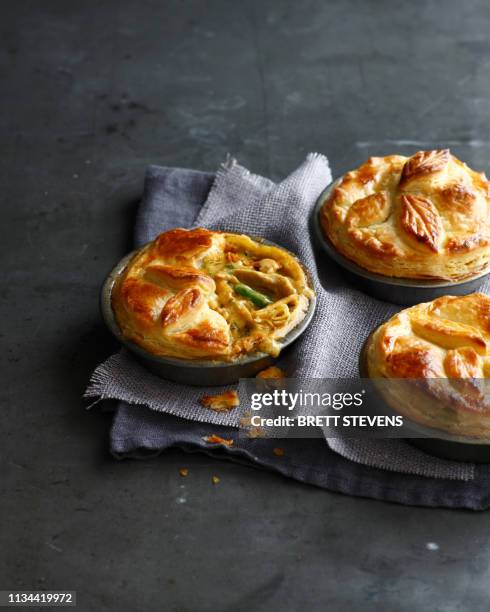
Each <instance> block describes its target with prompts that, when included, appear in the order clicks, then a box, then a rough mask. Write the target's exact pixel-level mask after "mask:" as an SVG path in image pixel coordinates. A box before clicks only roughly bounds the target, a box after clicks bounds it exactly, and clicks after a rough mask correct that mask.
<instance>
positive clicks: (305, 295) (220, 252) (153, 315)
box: [112, 228, 313, 361]
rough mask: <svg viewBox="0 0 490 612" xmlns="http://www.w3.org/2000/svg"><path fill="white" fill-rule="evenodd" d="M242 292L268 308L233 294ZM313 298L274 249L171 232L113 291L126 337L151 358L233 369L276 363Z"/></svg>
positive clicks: (293, 262) (238, 239)
mask: <svg viewBox="0 0 490 612" xmlns="http://www.w3.org/2000/svg"><path fill="white" fill-rule="evenodd" d="M240 283H242V284H246V285H248V286H249V287H251V288H252V289H254V290H256V291H259V292H260V293H262V294H263V295H265V296H266V297H267V298H269V300H270V301H271V303H270V304H269V305H267V306H265V307H259V306H257V305H255V304H254V303H253V302H252V301H251V300H250V299H247V297H243V296H242V295H239V294H238V293H236V292H235V290H234V287H235V286H236V285H237V284H240ZM312 296H313V291H312V289H311V288H310V286H309V283H308V279H307V276H306V274H305V272H304V270H303V267H302V266H301V264H300V263H299V261H298V260H297V259H296V258H295V257H294V256H293V255H291V254H290V253H289V252H287V251H285V250H284V249H281V248H279V247H275V246H270V245H266V244H263V243H260V242H258V241H256V240H253V239H252V238H250V237H248V236H245V235H239V234H232V233H226V232H213V231H209V230H206V229H203V228H197V229H193V230H185V229H180V228H177V229H173V230H170V231H168V232H164V233H163V234H160V235H159V236H158V237H157V238H156V239H155V240H154V241H153V242H151V243H150V244H148V245H146V246H145V247H143V248H142V249H140V250H139V251H138V252H137V253H136V254H135V255H134V257H133V258H132V259H131V261H130V262H129V264H128V265H127V267H126V268H125V270H124V272H123V273H122V274H121V275H120V277H119V278H118V280H117V282H116V283H115V286H114V288H113V291H112V308H113V310H114V313H115V316H116V320H117V322H118V324H119V327H120V328H121V330H122V332H123V334H124V336H125V337H126V338H127V339H129V340H131V341H133V342H135V343H136V344H138V345H140V346H141V347H142V348H144V349H145V350H147V351H149V352H150V353H153V354H156V355H161V356H167V357H179V358H184V359H212V360H221V361H231V360H235V359H238V358H239V357H240V356H243V355H245V354H250V353H257V352H266V353H269V354H271V355H277V353H278V352H279V350H280V346H281V345H280V340H281V338H283V337H284V336H285V335H286V334H287V333H288V332H289V331H290V330H291V329H292V328H293V327H295V326H296V325H297V324H298V323H299V322H300V321H301V320H302V319H303V318H304V316H305V314H306V311H307V308H308V303H309V300H310V299H311V297H312Z"/></svg>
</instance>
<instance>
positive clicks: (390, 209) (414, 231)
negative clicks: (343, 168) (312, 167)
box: [320, 149, 490, 281]
mask: <svg viewBox="0 0 490 612" xmlns="http://www.w3.org/2000/svg"><path fill="white" fill-rule="evenodd" d="M489 196H490V192H489V183H488V181H487V179H486V177H485V175H484V174H483V173H478V172H475V171H473V170H472V169H471V168H469V167H468V166H467V165H466V164H464V163H463V162H461V161H460V160H459V159H457V158H456V157H454V156H453V155H451V153H450V152H449V149H441V150H435V151H419V152H418V153H416V154H415V155H413V156H412V157H409V158H406V157H402V156H401V155H389V156H387V157H371V158H370V159H368V161H367V162H366V163H365V164H363V165H362V166H360V167H359V168H357V169H356V170H352V171H351V172H347V174H345V175H344V176H343V177H342V179H341V180H340V181H338V183H336V184H335V186H334V187H333V188H332V190H331V191H330V193H329V194H328V195H327V197H326V199H325V201H324V202H323V204H322V207H321V212H320V223H321V227H322V230H323V232H324V234H325V236H326V237H327V238H328V239H329V240H330V241H331V242H332V243H333V245H334V246H335V248H336V249H337V250H338V251H339V252H340V253H341V254H342V255H344V256H345V257H347V258H348V259H350V260H351V261H353V262H355V263H356V264H358V265H359V266H361V267H363V268H365V269H366V270H369V271H370V272H375V273H378V274H382V275H385V276H396V277H401V278H411V279H440V280H452V281H457V280H463V279H465V278H469V277H472V276H476V275H478V274H479V273H480V272H482V271H484V270H486V269H487V268H488V267H489V265H490V216H489V213H490V208H489V202H490V199H489Z"/></svg>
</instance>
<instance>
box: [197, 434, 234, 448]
mask: <svg viewBox="0 0 490 612" xmlns="http://www.w3.org/2000/svg"><path fill="white" fill-rule="evenodd" d="M203 440H204V441H205V442H208V443H209V444H222V445H223V446H228V447H229V446H233V444H234V442H233V440H231V439H230V440H226V439H225V438H222V437H221V436H217V435H216V434H211V435H210V436H204V437H203Z"/></svg>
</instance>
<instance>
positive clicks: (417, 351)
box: [364, 293, 490, 438]
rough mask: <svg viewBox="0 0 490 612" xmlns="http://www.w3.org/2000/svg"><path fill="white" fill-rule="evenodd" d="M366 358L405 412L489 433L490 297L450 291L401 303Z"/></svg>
mask: <svg viewBox="0 0 490 612" xmlns="http://www.w3.org/2000/svg"><path fill="white" fill-rule="evenodd" d="M364 357H365V368H366V374H367V375H368V376H369V377H370V378H374V379H378V380H380V381H381V384H380V385H378V388H379V389H380V390H381V391H382V394H383V396H384V397H385V399H386V400H387V401H388V403H389V404H390V405H391V406H392V407H393V408H395V409H396V410H397V411H398V412H400V413H402V414H404V415H405V416H407V417H408V418H410V419H412V420H413V421H415V422H417V423H420V424H422V425H425V426H428V427H433V428H437V429H442V430H444V431H446V432H448V433H451V434H455V435H460V436H473V437H478V438H480V437H485V438H490V384H489V382H490V381H489V380H488V379H490V297H489V296H487V295H485V294H483V293H472V294H470V295H466V296H463V297H459V296H458V297H453V296H444V297H441V298H438V299H436V300H434V301H432V302H427V303H424V304H418V305H417V306H413V307H411V308H407V309H405V310H402V311H401V312H399V313H398V314H396V315H395V316H393V317H392V318H391V319H390V320H389V321H387V322H386V323H384V324H383V325H381V326H380V327H378V328H377V329H376V330H375V332H374V333H373V334H372V335H371V336H370V337H369V339H368V341H367V344H366V346H365V351H364ZM382 379H383V380H382ZM406 379H410V380H409V381H406Z"/></svg>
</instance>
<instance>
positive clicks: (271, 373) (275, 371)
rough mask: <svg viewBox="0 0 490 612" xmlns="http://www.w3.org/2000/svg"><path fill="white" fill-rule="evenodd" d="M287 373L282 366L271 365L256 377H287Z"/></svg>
mask: <svg viewBox="0 0 490 612" xmlns="http://www.w3.org/2000/svg"><path fill="white" fill-rule="evenodd" d="M285 377H286V374H285V373H284V371H283V370H281V368H278V367H276V366H271V367H270V368H266V369H265V370H262V371H260V372H259V373H258V374H257V376H256V378H285Z"/></svg>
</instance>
